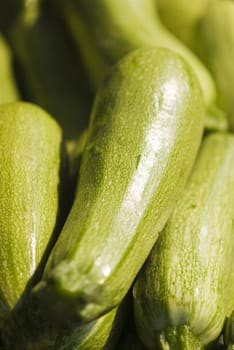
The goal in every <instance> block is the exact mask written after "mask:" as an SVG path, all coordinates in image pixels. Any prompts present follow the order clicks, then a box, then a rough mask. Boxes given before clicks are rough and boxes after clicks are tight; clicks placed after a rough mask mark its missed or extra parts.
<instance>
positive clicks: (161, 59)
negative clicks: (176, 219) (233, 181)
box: [32, 48, 204, 323]
mask: <svg viewBox="0 0 234 350" xmlns="http://www.w3.org/2000/svg"><path fill="white" fill-rule="evenodd" d="M203 127H204V101H203V97H202V93H201V90H200V86H199V83H198V81H197V78H196V76H195V75H194V73H193V71H192V70H191V69H190V67H189V66H188V65H187V63H186V62H185V61H184V60H183V59H182V58H180V57H179V56H178V55H177V54H175V53H174V52H172V51H170V50H168V49H157V48H148V49H146V48H144V49H138V50H136V51H134V52H132V53H130V54H129V55H127V56H126V57H125V58H123V59H122V60H121V61H119V62H118V63H117V64H116V65H115V66H114V67H112V69H111V70H110V71H109V74H108V75H107V76H106V78H105V80H104V81H103V83H102V85H101V86H100V89H99V91H98V93H97V96H96V99H95V102H94V106H93V111H92V114H91V123H90V125H89V130H88V138H87V141H86V146H85V150H84V154H83V157H82V163H81V169H80V176H79V182H78V187H77V192H76V198H75V200H74V203H73V206H72V209H71V211H70V213H69V215H68V218H67V220H66V222H65V225H64V227H63V229H62V232H61V234H60V236H59V239H58V241H57V243H56V245H55V247H54V249H53V251H52V253H51V255H50V258H49V261H48V263H47V266H46V268H45V272H44V276H43V278H42V281H41V283H39V284H38V285H37V286H36V287H35V288H34V291H33V294H32V295H33V297H34V298H35V300H37V302H38V303H39V305H43V304H44V306H45V309H46V315H47V317H51V318H52V319H53V322H54V323H56V322H58V321H59V320H60V321H61V322H69V321H72V320H75V322H87V321H90V320H92V319H94V318H96V317H98V316H99V315H101V314H103V313H104V312H107V311H108V310H109V309H111V308H113V307H114V306H116V305H118V304H119V302H120V301H121V300H122V298H123V297H124V295H125V294H126V293H127V291H128V289H129V287H130V285H131V284H132V282H133V280H134V278H135V276H136V274H137V272H138V270H139V269H140V267H141V265H142V263H143V262H144V260H145V259H146V257H147V255H148V254H149V252H150V250H151V248H152V246H153V244H154V242H155V241H156V239H157V236H158V232H159V231H160V230H161V229H162V228H163V226H164V225H165V222H166V220H167V219H168V216H169V215H170V213H171V211H172V208H173V207H174V205H175V202H176V199H177V198H178V195H179V194H180V191H181V189H182V188H183V186H184V184H185V182H186V180H187V177H188V174H189V172H190V169H191V167H192V165H193V162H194V159H195V156H196V154H197V150H198V147H199V145H200V142H201V137H202V133H203ZM188 153H189V157H188ZM172 176H173V182H172V181H171V178H172ZM51 301H53V302H52V303H51ZM61 314H63V317H62V318H61V317H59V315H61Z"/></svg>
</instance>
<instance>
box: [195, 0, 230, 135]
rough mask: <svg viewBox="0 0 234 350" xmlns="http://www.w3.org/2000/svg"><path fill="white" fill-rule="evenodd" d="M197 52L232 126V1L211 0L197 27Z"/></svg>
mask: <svg viewBox="0 0 234 350" xmlns="http://www.w3.org/2000/svg"><path fill="white" fill-rule="evenodd" d="M214 33H215V35H214ZM196 42H197V54H198V55H199V56H200V58H201V59H202V60H203V62H204V64H206V66H207V67H208V69H209V70H210V72H211V74H212V75H213V77H214V80H215V83H216V86H217V98H218V103H219V105H220V107H221V108H223V110H224V111H225V112H226V113H227V116H228V121H229V126H230V128H231V130H234V90H233V86H234V69H233V62H234V2H233V1H231V0H223V1H219V0H214V1H213V2H212V3H211V6H209V7H208V9H207V12H206V14H205V16H204V17H203V19H202V20H201V21H200V23H199V26H198V28H197V38H196Z"/></svg>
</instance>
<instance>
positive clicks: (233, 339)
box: [224, 311, 234, 350]
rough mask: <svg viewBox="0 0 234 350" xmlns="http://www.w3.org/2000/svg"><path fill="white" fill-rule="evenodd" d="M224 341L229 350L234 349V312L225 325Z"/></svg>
mask: <svg viewBox="0 0 234 350" xmlns="http://www.w3.org/2000/svg"><path fill="white" fill-rule="evenodd" d="M224 340H225V344H226V345H227V349H228V350H233V349H234V311H233V312H232V314H231V316H230V317H229V318H228V320H227V322H226V324H225V330H224Z"/></svg>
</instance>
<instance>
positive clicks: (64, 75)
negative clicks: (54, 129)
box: [9, 3, 93, 139]
mask: <svg viewBox="0 0 234 350" xmlns="http://www.w3.org/2000/svg"><path fill="white" fill-rule="evenodd" d="M32 5H35V6H29V8H27V9H26V10H25V11H23V12H22V14H21V15H20V16H19V17H18V18H17V20H16V21H15V22H14V24H13V25H12V27H11V30H10V31H9V32H10V33H9V37H10V42H11V46H12V49H13V50H14V53H15V56H16V60H17V63H18V68H19V73H20V76H21V81H22V90H23V91H24V95H25V99H26V100H27V101H31V102H33V103H36V104H38V105H39V106H41V107H42V108H44V109H45V110H46V111H48V112H49V113H50V114H51V115H53V117H54V118H55V119H56V120H57V121H58V123H59V124H60V125H61V127H62V129H63V131H64V136H65V137H66V138H68V139H72V138H77V137H78V136H79V134H80V133H81V132H82V131H83V130H84V129H85V128H86V127H87V125H88V120H89V114H90V109H91V103H92V98H93V97H92V94H91V93H90V91H89V87H88V83H86V80H87V79H86V78H85V75H84V72H83V70H82V69H83V68H82V65H81V63H80V62H79V59H78V58H77V55H76V53H75V50H73V47H72V44H71V41H70V40H69V39H70V38H69V36H68V35H67V32H66V30H65V28H64V25H63V23H62V22H61V21H60V19H59V18H58V17H56V14H54V13H53V12H52V10H51V9H50V8H49V7H48V6H47V7H43V8H40V7H39V6H37V5H38V4H37V3H35V4H34V3H32Z"/></svg>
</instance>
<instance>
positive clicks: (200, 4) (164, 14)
mask: <svg viewBox="0 0 234 350" xmlns="http://www.w3.org/2000/svg"><path fill="white" fill-rule="evenodd" d="M155 3H156V6H157V10H158V14H159V16H160V18H161V20H162V23H163V24H164V25H165V26H166V27H167V28H168V29H169V30H170V31H171V32H172V33H173V34H174V35H175V36H177V37H178V38H179V39H180V40H182V41H183V42H184V43H185V44H186V45H187V46H189V47H191V49H193V46H194V40H195V39H194V36H195V33H196V26H197V24H198V22H199V20H200V19H201V18H202V17H203V16H204V14H205V12H206V10H207V8H208V6H209V5H210V0H196V1H193V2H191V1H188V0H177V1H174V0H155Z"/></svg>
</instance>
